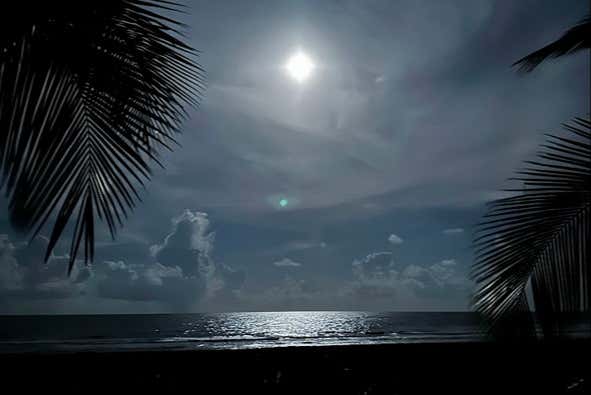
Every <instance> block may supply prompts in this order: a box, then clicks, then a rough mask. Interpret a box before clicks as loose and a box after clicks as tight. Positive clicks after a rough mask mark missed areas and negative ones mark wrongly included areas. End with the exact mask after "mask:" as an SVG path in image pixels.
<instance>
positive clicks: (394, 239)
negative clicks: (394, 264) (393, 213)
mask: <svg viewBox="0 0 591 395" xmlns="http://www.w3.org/2000/svg"><path fill="white" fill-rule="evenodd" d="M388 241H389V242H390V243H392V244H394V245H397V244H402V243H403V242H404V240H402V238H401V237H400V236H397V235H395V234H394V233H392V234H391V235H390V236H389V237H388Z"/></svg>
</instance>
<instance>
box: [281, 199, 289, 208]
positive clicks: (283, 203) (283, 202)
mask: <svg viewBox="0 0 591 395" xmlns="http://www.w3.org/2000/svg"><path fill="white" fill-rule="evenodd" d="M287 203H288V202H287V199H281V200H280V201H279V205H280V206H281V207H285V206H287Z"/></svg>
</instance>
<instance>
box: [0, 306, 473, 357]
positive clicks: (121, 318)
mask: <svg viewBox="0 0 591 395" xmlns="http://www.w3.org/2000/svg"><path fill="white" fill-rule="evenodd" d="M483 339H484V332H483V327H482V325H481V322H480V320H479V318H478V316H477V315H476V314H474V313H399V312H385V313H374V312H352V311H346V312H344V311H343V312H339V311H326V312H323V311H298V312H245V313H203V314H150V315H55V316H49V315H47V316H0V353H7V352H72V351H125V350H138V349H162V350H193V349H244V348H271V347H288V346H322V345H352V344H387V343H408V342H430V341H431V342H432V341H437V342H442V341H443V342H456V341H481V340H483Z"/></svg>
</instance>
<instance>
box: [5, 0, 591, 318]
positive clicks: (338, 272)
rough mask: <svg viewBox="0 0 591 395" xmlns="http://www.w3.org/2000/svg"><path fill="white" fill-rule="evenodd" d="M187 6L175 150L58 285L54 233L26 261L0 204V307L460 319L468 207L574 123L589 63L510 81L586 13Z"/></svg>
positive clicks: (395, 5) (401, 5)
mask: <svg viewBox="0 0 591 395" xmlns="http://www.w3.org/2000/svg"><path fill="white" fill-rule="evenodd" d="M188 3H189V5H190V14H189V15H183V16H181V17H180V18H181V19H182V20H183V21H184V22H185V23H187V25H188V26H189V28H190V30H189V31H188V32H187V37H188V40H189V41H190V43H191V44H192V45H193V46H194V47H195V48H197V49H199V50H200V51H201V54H200V58H199V61H200V63H201V65H202V66H203V67H204V68H205V69H206V70H207V80H208V87H207V91H206V92H205V95H204V99H203V101H202V103H201V107H200V108H199V109H197V110H191V111H190V112H189V115H190V118H189V119H188V120H187V121H186V122H185V124H184V127H183V130H182V135H181V136H180V137H179V142H180V143H181V145H182V147H181V148H178V149H176V150H175V152H173V153H165V154H164V155H163V156H164V160H163V162H164V163H165V164H166V169H159V168H156V169H155V171H154V177H153V181H152V182H151V183H150V184H149V185H148V187H147V189H146V191H145V192H144V194H143V200H144V201H143V203H141V204H140V205H139V207H138V208H137V209H136V210H135V212H134V213H133V215H132V216H131V218H130V220H129V221H128V222H127V223H126V224H125V227H124V228H123V229H122V230H121V231H120V233H119V235H118V237H117V239H116V241H114V242H113V241H111V239H110V236H109V235H108V232H107V229H106V227H103V228H101V229H102V233H99V235H98V236H97V256H96V262H95V264H94V265H93V266H91V267H85V266H84V265H83V264H82V263H80V264H79V265H78V266H77V267H76V269H75V270H74V273H73V275H72V276H71V277H70V278H68V277H67V275H66V267H67V256H65V254H66V252H67V251H68V246H69V243H68V240H63V243H62V244H60V245H59V247H58V249H57V251H55V253H54V256H52V257H51V259H50V261H49V264H48V265H43V264H42V257H43V253H44V250H45V247H46V244H47V239H45V238H43V237H38V238H37V239H35V240H34V241H33V242H32V243H30V244H29V245H27V243H26V240H27V237H26V235H19V234H16V233H15V232H14V231H13V230H11V228H10V226H9V222H8V216H7V210H6V202H5V201H2V207H1V208H2V209H1V210H0V233H3V235H2V236H0V260H1V261H2V262H0V313H82V312H83V313H140V312H142V313H145V312H198V311H251V310H272V311H276V310H350V309H353V310H406V311H408V310H413V311H414V310H466V309H468V308H469V295H470V290H471V287H472V284H471V283H470V281H469V279H468V272H469V268H470V265H471V263H472V259H473V251H472V249H471V245H470V243H471V239H472V234H473V226H474V225H475V224H476V223H477V222H478V221H479V218H480V216H481V215H482V214H483V212H484V203H485V202H486V201H487V200H490V199H494V198H496V197H499V196H501V195H500V194H499V193H498V192H496V191H498V190H500V189H502V188H505V187H507V186H509V185H510V184H508V182H507V181H506V179H507V178H508V177H510V176H511V173H512V171H513V170H515V169H516V168H518V167H519V166H520V163H521V162H522V161H523V160H526V159H531V157H532V155H533V154H534V153H535V151H536V148H537V145H538V144H539V143H541V142H542V141H543V134H544V133H548V132H556V131H558V130H559V129H560V125H561V123H563V122H565V121H568V120H569V119H571V118H573V117H576V116H585V115H587V114H588V111H589V110H588V109H589V72H588V69H589V57H588V56H585V55H583V54H579V55H575V56H571V57H566V58H562V59H560V60H557V61H552V62H548V63H545V64H544V65H543V67H540V68H539V69H536V70H535V71H534V72H533V73H531V74H528V75H520V74H518V73H516V70H515V69H512V68H511V64H512V63H513V62H514V61H515V60H517V59H519V58H521V57H522V56H525V55H526V54H528V53H529V52H531V51H533V50H535V49H537V48H539V47H541V46H543V45H545V44H547V43H548V42H550V41H551V40H553V39H555V38H558V37H559V36H560V35H561V34H562V33H563V32H564V31H565V30H566V29H567V28H568V27H570V26H572V25H573V24H575V23H576V22H577V21H579V20H580V19H582V17H583V16H584V15H585V14H586V13H587V12H588V2H587V1H583V0H571V1H555V0H547V1H528V0H523V1H496V2H495V1H490V0H482V1H468V0H458V1H445V2H442V1H441V2H440V1H434V0H431V1H417V0H408V1H393V0H382V1H377V0H376V1H318V0H310V1H276V0H272V1H271V0H269V1H258V0H257V1H256V2H246V1H242V0H236V1H192V2H188ZM298 51H301V52H302V53H305V54H306V55H307V56H309V58H310V60H311V61H312V62H313V63H314V66H315V67H314V69H313V70H312V72H311V74H310V76H309V78H308V79H306V80H305V81H302V82H298V81H295V80H294V79H293V78H291V77H290V75H289V74H288V73H287V72H286V69H285V67H284V66H285V64H286V61H287V60H288V59H289V58H290V56H291V55H292V54H294V53H297V52H298ZM45 234H47V233H45ZM60 254H61V255H60Z"/></svg>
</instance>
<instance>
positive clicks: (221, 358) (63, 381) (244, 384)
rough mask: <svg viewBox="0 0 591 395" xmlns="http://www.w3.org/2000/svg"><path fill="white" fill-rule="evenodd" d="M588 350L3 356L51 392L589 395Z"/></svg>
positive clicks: (358, 348) (25, 380)
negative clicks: (146, 391)
mask: <svg viewBox="0 0 591 395" xmlns="http://www.w3.org/2000/svg"><path fill="white" fill-rule="evenodd" d="M589 351H591V343H590V342H589V341H587V340H576V341H575V340H573V341H569V342H561V343H537V344H500V343H484V342H482V343H412V344H390V345H353V346H352V345H347V346H318V347H314V346H310V347H290V348H289V347H288V348H273V349H255V350H196V351H124V352H100V353H99V352H84V353H60V354H41V353H38V354H33V353H29V354H0V360H1V361H2V362H1V363H2V367H3V368H2V376H3V377H2V383H3V386H4V388H18V389H20V390H25V389H33V388H36V389H43V391H44V392H45V393H52V392H53V390H57V391H59V392H58V393H63V392H70V391H72V392H73V391H76V392H87V391H88V390H93V391H94V390H101V391H109V392H112V391H117V392H119V391H122V390H133V391H134V392H135V391H144V390H149V391H150V392H163V393H173V391H175V392H177V391H178V392H181V391H182V392H183V393H201V394H209V393H211V394H214V393H215V394H223V393H233V394H281V393H289V394H316V393H322V394H514V393H515V394H584V393H591V387H590V384H591V383H590V381H589V380H591V368H590V363H589V356H590V353H589ZM13 385H16V387H13ZM48 391H51V392H48Z"/></svg>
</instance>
